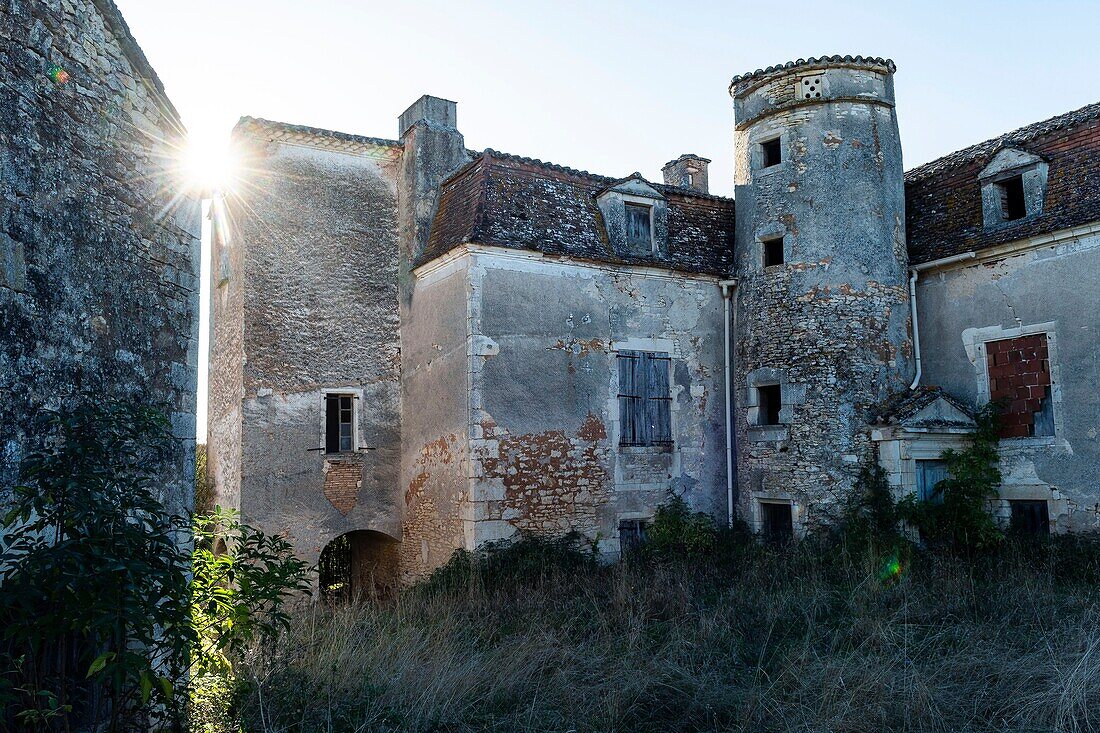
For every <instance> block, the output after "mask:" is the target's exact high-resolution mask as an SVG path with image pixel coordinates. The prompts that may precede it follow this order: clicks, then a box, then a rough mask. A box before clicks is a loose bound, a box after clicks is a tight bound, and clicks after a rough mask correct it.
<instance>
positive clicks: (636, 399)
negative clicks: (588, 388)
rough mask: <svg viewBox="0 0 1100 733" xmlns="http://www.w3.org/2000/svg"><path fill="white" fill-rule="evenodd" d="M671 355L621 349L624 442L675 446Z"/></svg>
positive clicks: (620, 440)
mask: <svg viewBox="0 0 1100 733" xmlns="http://www.w3.org/2000/svg"><path fill="white" fill-rule="evenodd" d="M670 365H671V359H670V357H669V356H668V354H661V353H656V352H649V351H620V352H619V443H620V445H638V446H646V445H671V444H672V420H671V417H672V416H671V410H672V394H671V391H670V389H669V369H670Z"/></svg>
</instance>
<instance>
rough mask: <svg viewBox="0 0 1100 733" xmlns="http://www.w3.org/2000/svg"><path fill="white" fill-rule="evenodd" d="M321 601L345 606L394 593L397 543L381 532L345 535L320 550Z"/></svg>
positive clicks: (357, 532) (386, 596)
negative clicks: (350, 602) (352, 602)
mask: <svg viewBox="0 0 1100 733" xmlns="http://www.w3.org/2000/svg"><path fill="white" fill-rule="evenodd" d="M317 574H318V576H319V577H318V581H319V584H320V590H321V599H322V600H324V601H327V602H330V603H347V602H349V601H356V600H361V599H364V598H373V599H379V598H389V597H391V596H393V595H394V594H395V593H396V592H397V541H396V540H394V539H393V538H392V537H388V536H386V535H384V534H382V533H381V532H372V531H370V530H365V529H364V530H356V531H354V532H345V533H344V534H342V535H340V536H339V537H337V538H336V539H334V540H333V541H332V542H329V543H328V544H327V545H325V549H324V550H322V551H321V559H320V560H319V561H318V563H317Z"/></svg>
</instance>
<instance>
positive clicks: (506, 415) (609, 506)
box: [465, 248, 726, 554]
mask: <svg viewBox="0 0 1100 733" xmlns="http://www.w3.org/2000/svg"><path fill="white" fill-rule="evenodd" d="M469 290H470V333H471V336H470V344H471V345H470V354H471V360H470V427H469V434H470V437H471V440H470V450H471V473H470V476H471V486H470V492H471V493H470V502H469V506H468V508H467V509H466V515H465V516H466V517H468V522H467V525H466V526H467V535H468V537H469V536H470V535H471V534H472V538H471V539H470V540H468V542H469V543H470V544H471V545H473V546H476V545H478V544H481V543H482V542H485V541H488V540H494V539H499V538H503V537H508V536H510V535H512V534H513V533H515V532H516V531H517V530H526V531H534V532H540V533H546V534H556V535H560V534H564V533H566V532H568V531H570V530H576V531H578V532H580V533H582V534H583V535H585V536H586V537H588V538H589V539H590V540H593V541H595V540H597V539H598V540H599V547H600V549H601V550H602V551H603V552H605V553H607V554H615V553H617V552H618V551H619V541H618V524H619V521H620V520H622V519H646V518H649V517H651V516H652V515H653V511H654V509H655V508H656V507H657V506H658V505H659V504H661V503H663V502H665V501H667V499H668V498H669V496H670V493H675V494H677V495H680V496H682V497H683V498H684V499H685V500H686V501H687V502H688V503H689V504H690V505H691V506H693V507H694V508H695V509H697V510H699V511H704V512H709V513H711V514H713V515H714V516H715V517H716V518H717V519H718V520H719V521H724V517H725V512H726V476H725V460H726V459H725V433H724V429H723V428H724V422H723V410H724V399H723V379H724V372H723V369H724V363H723V357H722V296H721V291H720V289H719V287H718V284H717V279H716V278H713V277H709V276H693V275H688V274H684V273H676V272H671V271H667V270H661V269H658V268H645V267H630V266H604V265H599V264H596V263H590V262H584V261H571V260H561V259H559V258H554V259H549V258H542V257H541V256H539V255H532V254H525V253H514V252H512V253H509V252H507V251H506V250H495V249H488V248H477V249H476V250H475V252H474V254H472V255H471V256H470V287H469ZM620 350H637V351H653V352H663V353H667V354H669V355H670V356H671V366H670V371H671V373H670V387H671V397H672V403H671V416H672V417H671V424H672V437H673V441H672V445H669V446H665V445H653V446H621V445H620V425H619V404H618V393H619V389H618V369H617V363H616V354H617V352H618V351H620ZM471 530H472V532H471Z"/></svg>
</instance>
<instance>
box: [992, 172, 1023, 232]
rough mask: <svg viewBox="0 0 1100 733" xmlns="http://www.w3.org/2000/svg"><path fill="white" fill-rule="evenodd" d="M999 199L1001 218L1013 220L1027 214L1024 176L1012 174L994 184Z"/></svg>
mask: <svg viewBox="0 0 1100 733" xmlns="http://www.w3.org/2000/svg"><path fill="white" fill-rule="evenodd" d="M994 185H995V186H996V187H997V194H998V197H999V198H1000V200H1001V218H1002V219H1004V220H1005V221H1015V220H1016V219H1023V218H1024V217H1025V216H1027V201H1026V200H1025V199H1024V177H1023V176H1012V177H1011V178H1006V179H1005V180H1003V181H998V182H997V183H996V184H994Z"/></svg>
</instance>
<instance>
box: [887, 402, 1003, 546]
mask: <svg viewBox="0 0 1100 733" xmlns="http://www.w3.org/2000/svg"><path fill="white" fill-rule="evenodd" d="M1000 412H1001V405H1000V404H999V403H996V402H991V403H989V404H987V405H985V406H984V407H983V408H982V409H980V410H979V411H978V414H977V415H976V416H975V423H976V425H977V427H976V429H975V431H974V432H973V433H972V434H971V435H970V437H969V445H968V446H967V447H966V448H965V449H963V450H961V451H956V450H947V451H944V453H943V460H944V461H945V462H946V464H947V470H948V474H949V477H948V478H946V479H944V480H943V481H940V482H939V483H938V484H937V485H936V487H935V489H934V495H935V497H937V498H938V500H936V501H921V500H919V499H918V498H917V497H915V496H908V497H905V499H903V500H902V501H901V502H900V503H899V505H898V510H899V514H900V516H901V518H903V519H905V520H906V521H907V522H909V523H910V524H912V525H913V526H915V527H917V528H918V529H919V530H920V533H921V536H922V537H923V538H924V540H925V541H926V542H927V543H929V544H931V545H943V546H946V547H949V548H951V549H953V550H956V551H960V552H969V553H973V552H976V551H980V550H986V549H988V548H990V547H992V546H994V545H996V544H998V543H999V542H1001V541H1002V540H1003V539H1004V533H1003V532H1001V530H1000V529H999V528H998V527H997V522H996V520H994V518H993V516H992V515H991V514H990V512H989V502H990V500H991V499H995V498H996V497H997V487H998V486H1000V483H1001V471H1000V468H999V467H998V464H999V462H1000V456H999V455H998V453H997V444H998V442H999V438H998V435H997V431H998V427H999V424H1000Z"/></svg>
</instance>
